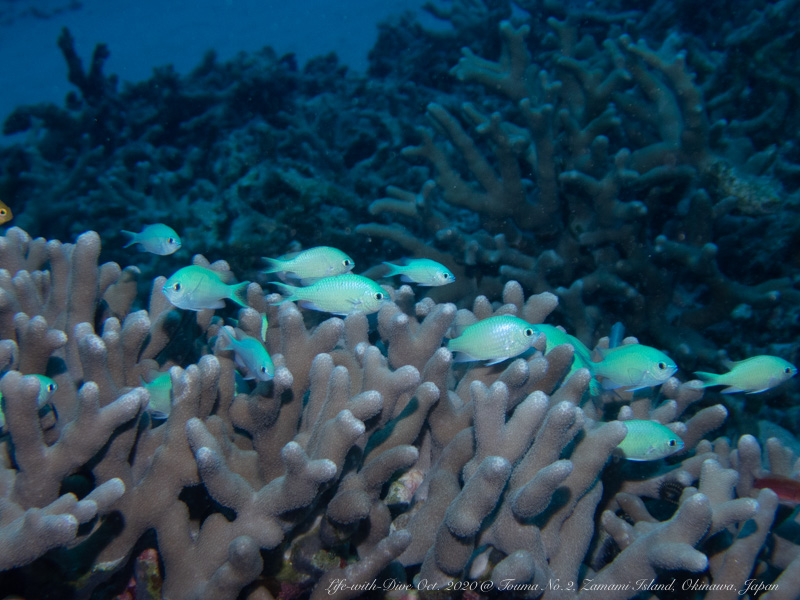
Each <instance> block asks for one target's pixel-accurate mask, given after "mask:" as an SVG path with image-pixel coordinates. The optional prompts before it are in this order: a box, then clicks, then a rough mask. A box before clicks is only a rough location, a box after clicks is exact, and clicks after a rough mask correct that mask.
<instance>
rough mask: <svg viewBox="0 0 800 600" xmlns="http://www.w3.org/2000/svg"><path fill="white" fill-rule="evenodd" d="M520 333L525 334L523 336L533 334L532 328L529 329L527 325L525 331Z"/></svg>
mask: <svg viewBox="0 0 800 600" xmlns="http://www.w3.org/2000/svg"><path fill="white" fill-rule="evenodd" d="M522 333H524V334H525V337H531V336H532V335H533V329H531V328H530V327H528V328H527V329H525V331H523V332H522Z"/></svg>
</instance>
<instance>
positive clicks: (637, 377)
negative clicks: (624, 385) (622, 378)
mask: <svg viewBox="0 0 800 600" xmlns="http://www.w3.org/2000/svg"><path fill="white" fill-rule="evenodd" d="M628 377H630V382H631V386H634V385H638V384H639V383H640V382H641V381H642V379H644V371H643V370H642V369H636V368H634V367H629V368H628ZM641 387H647V386H641ZM628 389H631V390H633V389H639V388H634V387H629V388H628Z"/></svg>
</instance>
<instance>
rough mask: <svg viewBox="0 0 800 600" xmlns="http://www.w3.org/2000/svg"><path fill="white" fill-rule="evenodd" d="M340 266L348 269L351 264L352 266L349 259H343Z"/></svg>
mask: <svg viewBox="0 0 800 600" xmlns="http://www.w3.org/2000/svg"><path fill="white" fill-rule="evenodd" d="M342 264H343V265H344V266H345V267H349V266H350V265H352V264H353V261H352V260H350V259H349V258H345V259H344V260H343V261H342Z"/></svg>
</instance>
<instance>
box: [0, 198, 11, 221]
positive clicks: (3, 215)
mask: <svg viewBox="0 0 800 600" xmlns="http://www.w3.org/2000/svg"><path fill="white" fill-rule="evenodd" d="M13 218H14V213H12V212H11V209H10V208H9V207H8V205H7V204H6V203H5V202H3V201H2V200H0V225H2V224H3V223H8V222H9V221H10V220H11V219H13Z"/></svg>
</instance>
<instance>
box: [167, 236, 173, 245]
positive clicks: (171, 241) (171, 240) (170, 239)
mask: <svg viewBox="0 0 800 600" xmlns="http://www.w3.org/2000/svg"><path fill="white" fill-rule="evenodd" d="M167 242H169V243H170V244H174V243H175V238H172V237H171V238H168V239H167Z"/></svg>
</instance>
